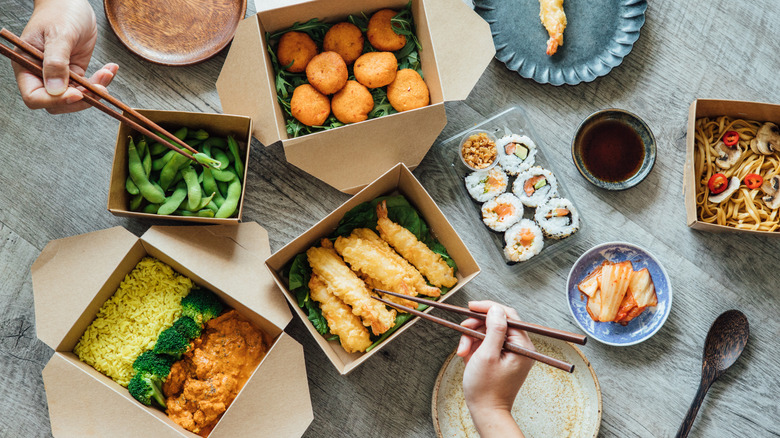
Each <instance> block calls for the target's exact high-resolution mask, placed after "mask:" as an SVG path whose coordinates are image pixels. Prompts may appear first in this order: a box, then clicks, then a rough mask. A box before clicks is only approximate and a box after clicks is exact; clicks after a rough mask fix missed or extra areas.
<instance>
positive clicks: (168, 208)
mask: <svg viewBox="0 0 780 438" xmlns="http://www.w3.org/2000/svg"><path fill="white" fill-rule="evenodd" d="M186 198H187V184H185V183H184V182H180V183H179V184H177V185H176V190H174V191H173V193H172V194H171V196H168V197H167V198H166V199H165V202H163V203H162V205H160V208H159V209H158V210H157V214H171V213H173V212H174V211H176V209H177V208H179V205H181V203H182V202H184V199H186Z"/></svg>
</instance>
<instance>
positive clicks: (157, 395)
mask: <svg viewBox="0 0 780 438" xmlns="http://www.w3.org/2000/svg"><path fill="white" fill-rule="evenodd" d="M161 386H162V382H161V381H159V380H158V379H157V378H155V377H154V376H153V375H151V374H149V373H143V372H142V373H136V374H135V376H133V378H132V379H130V383H129V384H128V385H127V390H128V391H130V395H132V396H133V398H135V399H136V400H138V401H139V402H141V403H143V404H145V405H146V406H151V405H152V399H154V400H155V401H156V402H157V403H158V404H159V405H160V406H162V408H163V409H167V408H168V406H167V405H166V404H165V396H164V395H163V393H162V390H161V389H160V388H161Z"/></svg>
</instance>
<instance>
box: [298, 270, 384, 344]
mask: <svg viewBox="0 0 780 438" xmlns="http://www.w3.org/2000/svg"><path fill="white" fill-rule="evenodd" d="M309 295H310V296H311V298H312V299H313V300H314V301H316V302H318V303H320V309H321V310H322V316H323V317H325V320H326V321H328V328H329V329H330V332H331V333H333V334H334V335H336V336H338V337H339V341H340V342H341V346H342V347H344V350H346V351H347V353H355V352H359V351H366V348H368V347H369V346H370V345H371V338H370V335H369V333H368V329H366V328H365V327H363V324H362V322H361V321H360V318H359V317H358V316H357V315H355V314H353V313H352V309H351V308H350V307H349V306H348V305H346V304H345V303H344V302H343V301H341V299H339V298H338V297H337V296H336V295H334V294H333V292H331V291H329V290H328V287H327V285H326V284H325V282H324V281H322V279H321V278H320V277H319V276H317V274H312V275H311V279H310V280H309Z"/></svg>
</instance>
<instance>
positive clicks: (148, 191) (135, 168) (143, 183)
mask: <svg viewBox="0 0 780 438" xmlns="http://www.w3.org/2000/svg"><path fill="white" fill-rule="evenodd" d="M127 161H128V171H129V173H130V178H131V179H132V180H133V182H134V183H135V185H136V187H138V190H139V191H140V192H141V195H143V197H144V198H146V200H147V201H149V202H151V203H152V204H159V203H162V202H164V201H165V192H164V191H163V190H162V189H161V188H159V187H156V186H155V185H154V184H152V183H151V182H150V181H149V178H148V177H147V176H146V172H145V171H144V165H143V163H142V162H141V157H139V156H138V150H137V149H136V148H135V142H133V139H132V138H130V141H129V142H128V146H127Z"/></svg>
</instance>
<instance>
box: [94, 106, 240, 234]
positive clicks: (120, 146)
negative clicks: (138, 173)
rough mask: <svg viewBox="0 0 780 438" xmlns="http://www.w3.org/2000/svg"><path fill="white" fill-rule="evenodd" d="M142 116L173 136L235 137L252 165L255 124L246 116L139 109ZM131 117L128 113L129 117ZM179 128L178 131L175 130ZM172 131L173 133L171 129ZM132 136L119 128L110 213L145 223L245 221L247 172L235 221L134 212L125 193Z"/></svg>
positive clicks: (125, 127) (231, 220)
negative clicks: (198, 132)
mask: <svg viewBox="0 0 780 438" xmlns="http://www.w3.org/2000/svg"><path fill="white" fill-rule="evenodd" d="M137 111H138V112H139V113H141V114H143V115H144V116H146V117H148V118H149V119H151V120H152V121H153V122H155V123H157V124H159V125H162V126H163V128H166V129H168V131H169V132H171V133H172V132H174V131H175V130H176V129H178V128H180V127H182V126H186V127H187V128H192V129H201V128H203V129H205V130H206V131H208V132H209V134H211V135H216V136H220V137H227V136H228V135H232V136H233V138H235V139H236V143H238V148H239V151H240V154H241V156H242V158H243V160H244V164H245V167H246V163H248V162H249V145H250V144H251V140H252V120H251V119H250V118H249V117H246V116H235V115H229V114H213V113H194V112H185V111H159V110H146V109H138V110H137ZM125 115H127V113H125ZM173 127H175V128H176V129H173ZM169 128H171V129H169ZM130 135H137V133H136V132H135V131H134V130H133V129H132V128H131V127H130V126H128V125H127V124H125V123H121V124H120V125H119V132H118V133H117V136H116V148H115V150H114V162H113V164H112V165H111V183H110V186H109V189H108V211H110V212H111V214H114V215H116V216H128V217H136V218H145V219H155V220H159V219H163V220H165V219H168V220H177V221H182V222H200V223H210V224H236V223H238V222H239V221H240V220H241V213H242V211H243V207H244V195H243V194H244V192H245V189H246V176H247V173H248V172H244V176H243V180H242V181H241V201H239V203H238V214H237V215H236V217H231V218H224V219H220V218H213V217H212V218H209V217H194V216H179V215H158V214H150V213H143V212H138V211H131V210H130V198H131V195H130V194H129V193H127V190H126V189H125V180H126V179H127V176H128V169H127V144H128V142H129V139H128V137H129V136H130Z"/></svg>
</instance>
